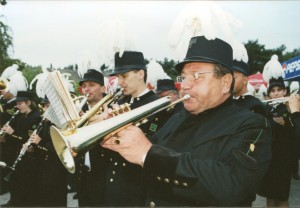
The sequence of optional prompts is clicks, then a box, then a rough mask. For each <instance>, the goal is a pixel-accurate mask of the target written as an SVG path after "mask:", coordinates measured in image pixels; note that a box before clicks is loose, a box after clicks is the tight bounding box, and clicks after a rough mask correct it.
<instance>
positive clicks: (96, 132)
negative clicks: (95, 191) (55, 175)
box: [50, 97, 170, 173]
mask: <svg viewBox="0 0 300 208" xmlns="http://www.w3.org/2000/svg"><path fill="white" fill-rule="evenodd" d="M169 104H170V97H163V98H160V99H158V100H155V101H153V102H151V103H148V104H146V105H144V106H141V107H139V108H136V109H134V110H131V111H129V112H126V113H123V114H120V115H118V116H115V117H112V118H109V119H107V120H103V121H101V122H98V123H95V124H92V125H88V126H84V127H81V128H77V129H74V130H70V131H68V130H66V131H61V130H59V129H57V128H56V127H55V126H52V127H51V128H50V134H51V139H52V142H53V145H54V148H55V151H56V153H57V155H58V157H59V159H60V160H61V162H62V163H63V165H64V166H65V168H66V169H67V170H68V171H69V172H70V173H74V172H75V162H74V158H73V157H75V156H76V155H77V154H79V153H84V152H86V151H88V150H89V149H90V148H91V147H93V145H95V144H97V143H99V142H101V141H102V140H103V138H104V137H105V138H109V137H111V136H113V134H114V133H115V132H116V131H117V130H118V129H120V128H122V127H124V126H125V125H128V124H135V123H136V122H140V121H141V120H144V119H145V118H147V117H148V116H149V115H152V114H153V113H156V112H158V111H160V109H163V108H164V107H166V106H168V105H169Z"/></svg>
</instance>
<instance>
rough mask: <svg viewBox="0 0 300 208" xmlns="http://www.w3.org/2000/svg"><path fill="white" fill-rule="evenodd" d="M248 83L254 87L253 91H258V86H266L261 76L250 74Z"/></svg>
mask: <svg viewBox="0 0 300 208" xmlns="http://www.w3.org/2000/svg"><path fill="white" fill-rule="evenodd" d="M248 82H249V83H250V84H251V85H252V86H253V87H254V89H255V90H259V88H260V86H261V85H262V84H264V85H265V86H267V83H266V82H265V80H264V78H263V76H262V74H260V73H258V74H252V75H250V76H249V77H248Z"/></svg>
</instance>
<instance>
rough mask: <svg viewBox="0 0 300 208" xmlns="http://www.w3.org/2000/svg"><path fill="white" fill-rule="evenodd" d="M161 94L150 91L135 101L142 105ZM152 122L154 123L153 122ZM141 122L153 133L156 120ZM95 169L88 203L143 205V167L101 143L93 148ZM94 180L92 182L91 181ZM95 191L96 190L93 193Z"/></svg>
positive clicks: (145, 128)
mask: <svg viewBox="0 0 300 208" xmlns="http://www.w3.org/2000/svg"><path fill="white" fill-rule="evenodd" d="M158 98H159V97H158V96H157V95H156V94H155V93H154V92H153V91H149V92H148V93H146V94H145V95H143V96H141V97H139V98H138V99H136V101H135V102H134V103H132V104H131V109H135V108H138V107H140V106H142V105H145V104H147V103H149V102H152V101H154V100H156V99H158ZM130 99H131V97H130V96H125V97H124V98H123V99H121V100H120V101H119V102H118V104H124V103H129V102H130ZM149 122H150V124H149ZM149 122H148V123H146V124H143V125H141V126H140V127H141V128H142V129H143V131H144V133H149V132H150V133H152V130H150V126H151V124H152V123H154V120H153V119H152V120H150V121H149ZM90 158H91V171H90V173H89V174H90V176H89V180H90V182H89V184H91V185H90V187H89V189H90V190H91V194H92V195H91V194H90V197H88V204H85V206H127V207H132V206H143V205H144V200H145V189H144V186H143V183H142V174H141V173H142V168H141V166H139V165H134V164H131V163H129V162H127V161H126V160H125V159H124V158H123V157H121V156H120V155H119V154H118V153H116V152H113V151H111V150H108V149H105V148H102V147H101V146H100V145H98V146H96V147H94V148H93V149H92V150H91V151H90ZM91 180H92V182H91ZM92 192H93V193H92Z"/></svg>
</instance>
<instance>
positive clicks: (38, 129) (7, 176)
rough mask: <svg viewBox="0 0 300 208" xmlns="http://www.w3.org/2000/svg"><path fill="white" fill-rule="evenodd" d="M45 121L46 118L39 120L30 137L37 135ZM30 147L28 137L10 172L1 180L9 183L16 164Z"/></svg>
mask: <svg viewBox="0 0 300 208" xmlns="http://www.w3.org/2000/svg"><path fill="white" fill-rule="evenodd" d="M45 119H46V118H43V119H42V120H41V122H40V123H39V124H38V126H37V128H36V129H35V130H34V131H33V132H32V134H31V135H36V134H38V133H39V132H40V131H41V130H42V126H43V123H44V121H45ZM30 145H31V141H30V137H29V139H28V140H27V142H26V143H25V144H24V146H23V147H22V149H21V151H20V153H19V155H18V157H17V159H16V160H15V162H14V164H13V166H12V168H11V171H10V172H9V173H8V174H7V175H6V176H5V177H4V178H3V179H4V180H5V181H7V182H9V181H10V179H11V177H12V174H13V173H14V171H15V170H16V167H17V165H18V163H19V162H20V161H21V160H22V158H23V156H24V155H25V153H26V152H27V150H28V149H29V146H30Z"/></svg>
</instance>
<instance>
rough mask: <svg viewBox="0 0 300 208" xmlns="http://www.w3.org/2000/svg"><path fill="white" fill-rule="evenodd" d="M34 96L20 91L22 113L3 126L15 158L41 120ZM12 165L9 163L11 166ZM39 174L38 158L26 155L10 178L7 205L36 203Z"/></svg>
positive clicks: (19, 103)
mask: <svg viewBox="0 0 300 208" xmlns="http://www.w3.org/2000/svg"><path fill="white" fill-rule="evenodd" d="M34 96H35V95H34V93H32V92H29V91H18V92H17V96H16V103H17V108H18V110H19V111H20V113H19V114H17V115H16V117H15V119H14V120H12V121H11V123H10V124H9V125H6V126H4V127H3V128H2V130H3V131H4V132H5V134H6V142H8V143H11V144H12V145H13V146H15V151H14V152H11V154H12V155H13V156H14V158H15V159H16V158H17V156H18V155H19V152H20V150H21V148H22V145H23V144H24V143H26V142H27V141H28V139H29V136H30V135H31V133H32V132H33V131H34V130H35V129H36V127H37V125H38V124H39V122H40V121H41V116H40V113H39V111H38V109H37V106H36V104H35V101H34ZM12 165H13V164H9V166H12ZM37 174H38V162H37V159H36V158H35V157H32V156H30V155H26V156H25V157H24V158H23V159H22V162H21V163H19V165H18V166H17V167H16V171H15V172H14V174H13V176H12V178H11V179H10V201H9V203H8V204H6V206H34V205H36V200H35V197H36V194H37V192H38V190H37V180H36V178H37ZM2 206H3V205H2Z"/></svg>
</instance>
